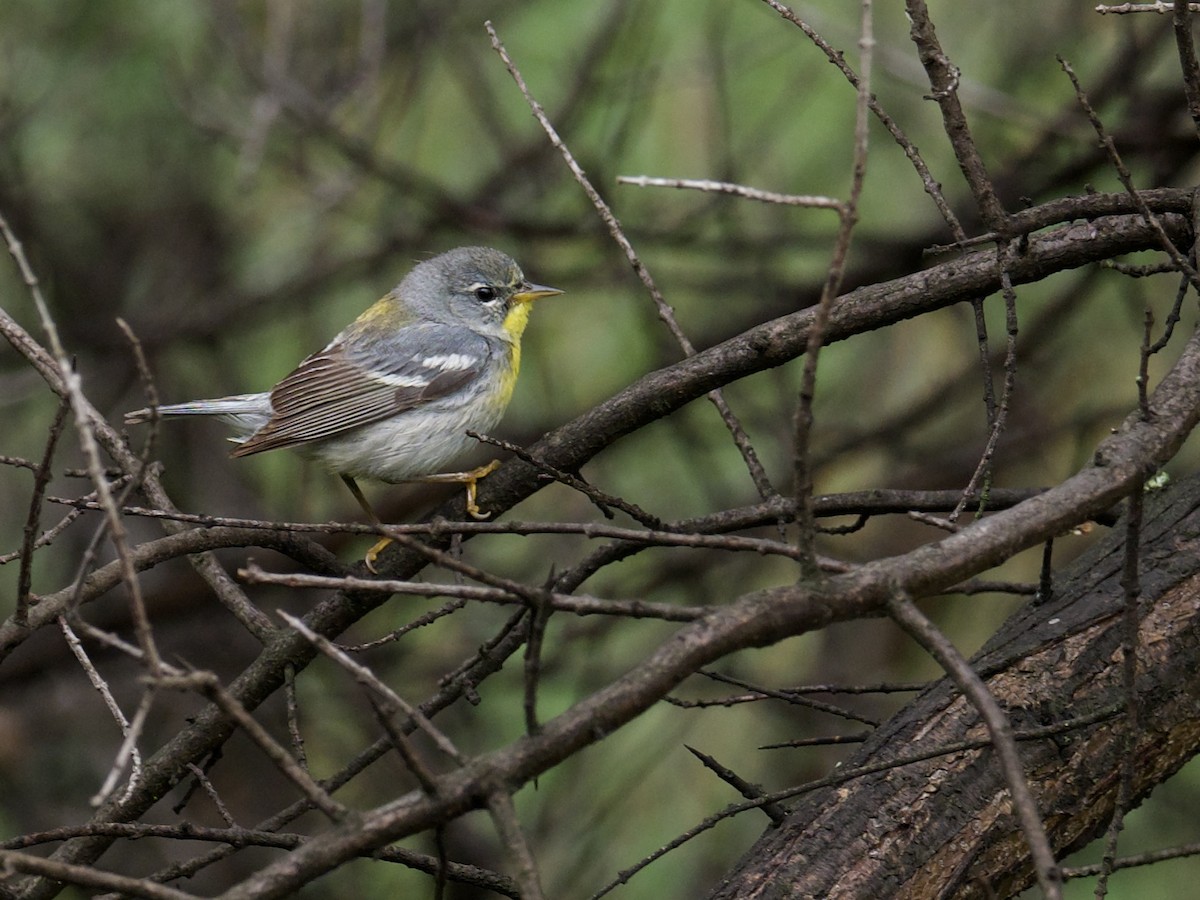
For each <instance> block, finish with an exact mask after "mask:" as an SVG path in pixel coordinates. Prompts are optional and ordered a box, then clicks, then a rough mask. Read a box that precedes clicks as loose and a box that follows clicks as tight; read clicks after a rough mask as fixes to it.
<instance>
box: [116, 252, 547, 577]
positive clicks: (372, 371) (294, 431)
mask: <svg viewBox="0 0 1200 900" xmlns="http://www.w3.org/2000/svg"><path fill="white" fill-rule="evenodd" d="M561 293H562V291H560V290H558V289H557V288H552V287H546V286H545V285H541V284H533V283H532V282H530V281H528V280H527V279H526V278H525V276H524V274H522V272H521V269H520V267H519V266H518V265H517V264H516V262H514V261H513V260H512V258H511V257H509V256H507V255H506V254H504V253H501V252H500V251H499V250H492V249H490V248H487V247H460V248H458V249H457V250H451V251H449V252H448V253H443V254H441V255H440V256H435V257H433V258H431V259H427V260H425V261H424V262H421V263H418V264H417V265H416V266H414V267H413V269H412V271H411V272H409V273H408V275H407V276H406V277H405V278H404V280H403V281H401V282H400V284H399V286H397V287H396V288H394V289H393V290H392V291H390V292H389V293H388V294H387V295H386V296H385V297H384V298H383V299H382V300H379V301H378V302H376V303H375V304H374V305H373V306H371V307H370V308H368V309H367V310H366V312H364V313H363V314H362V315H360V316H359V317H358V318H357V319H355V320H354V321H353V322H352V323H351V324H350V325H349V326H348V327H347V328H346V329H345V330H343V331H342V332H341V334H339V335H338V336H337V337H335V338H334V339H333V340H332V341H331V342H330V344H329V346H327V347H326V348H325V349H324V350H321V351H319V352H317V353H314V354H313V355H312V356H310V357H308V358H307V359H306V360H304V362H302V363H300V365H299V366H297V367H296V369H295V371H293V372H292V373H291V374H290V375H288V376H287V377H286V378H284V379H283V380H282V381H281V382H279V384H277V385H275V387H273V388H272V389H271V391H270V392H269V393H260V394H238V395H236V396H232V397H221V398H218V399H215V400H193V401H192V402H190V403H177V404H172V405H169V406H160V407H158V412H159V414H161V415H163V416H189V415H200V416H216V417H217V418H219V419H220V420H221V421H222V422H224V423H226V424H227V425H230V426H232V427H233V429H234V432H235V437H234V438H233V440H234V441H236V442H237V447H236V448H235V449H234V450H233V451H232V453H231V455H232V456H249V455H251V454H252V453H261V452H262V451H264V450H275V449H277V448H281V447H286V448H291V449H293V450H296V451H298V452H300V453H301V454H303V455H304V456H307V457H310V458H312V459H315V460H317V461H319V462H321V463H323V464H324V465H325V466H326V467H327V468H329V469H330V470H332V471H333V472H335V473H337V474H338V475H340V476H341V477H342V479H343V481H345V482H346V486H347V487H349V488H350V491H351V493H353V494H354V497H355V499H357V500H358V502H359V503H360V504H361V505H362V507H363V510H364V511H365V512H366V513H367V515H368V516H369V517H370V518H371V520H372V521H373V522H374V523H376V524H378V523H379V518H378V517H377V516H376V515H375V512H374V511H373V510H372V509H371V506H370V504H368V503H367V501H366V498H365V497H364V496H363V494H362V491H361V490H360V489H359V487H358V485H357V483H356V482H355V479H356V478H375V479H378V480H380V481H386V482H391V483H397V482H401V481H454V482H461V483H463V484H465V485H466V486H467V510H468V512H470V513H471V515H473V516H476V517H479V518H485V517H486V516H485V515H484V514H483V513H481V512H480V510H479V507H478V506H477V505H476V503H475V487H476V483H477V482H478V480H479V479H480V478H482V477H483V476H484V475H486V474H488V473H489V472H491V471H492V470H493V469H494V468H495V467H496V466H497V465H498V463H497V462H492V463H491V464H490V465H488V466H482V467H480V468H478V469H473V470H471V471H469V472H450V473H440V472H439V470H440V469H442V468H443V467H444V466H446V465H447V464H449V463H450V462H451V461H453V460H454V458H455V457H457V456H458V455H459V454H461V453H462V452H463V451H464V450H466V449H467V448H468V447H469V446H471V444H472V443H473V441H472V439H471V438H470V437H469V436H468V435H467V430H468V429H470V430H474V431H489V430H491V429H492V428H494V427H495V425H496V424H497V423H498V422H499V421H500V417H501V416H502V415H503V413H504V410H505V407H507V406H508V401H509V399H510V398H511V397H512V392H513V386H514V384H515V383H516V380H517V372H518V371H519V369H520V367H521V335H522V333H523V332H524V331H525V325H526V323H527V322H528V321H529V310H530V304H531V303H532V302H533V301H534V300H537V299H539V298H541V297H549V296H552V295H554V294H561ZM150 416H151V410H150V409H139V410H137V411H136V412H131V413H128V414H126V416H125V421H126V422H127V423H130V424H133V423H137V422H144V421H146V420H147V419H149V418H150ZM384 543H386V542H380V544H377V545H376V546H375V547H374V548H372V551H371V552H370V553H368V555H367V558H368V563H370V562H373V560H374V557H375V556H376V555H377V554H378V551H379V550H380V549H382V546H383V544H384Z"/></svg>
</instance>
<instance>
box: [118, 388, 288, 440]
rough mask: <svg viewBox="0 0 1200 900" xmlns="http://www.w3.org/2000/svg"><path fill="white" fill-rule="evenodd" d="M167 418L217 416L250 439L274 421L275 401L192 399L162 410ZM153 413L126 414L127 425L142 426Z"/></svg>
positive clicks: (261, 396) (253, 396)
mask: <svg viewBox="0 0 1200 900" xmlns="http://www.w3.org/2000/svg"><path fill="white" fill-rule="evenodd" d="M158 414H159V415H160V416H162V417H163V418H169V417H174V416H216V417H217V418H218V419H220V420H221V421H222V422H224V423H225V424H227V425H230V426H232V427H233V428H234V430H235V431H236V432H237V433H238V436H239V437H243V438H244V437H247V436H249V435H250V434H253V433H254V432H255V431H258V429H260V428H262V427H263V426H264V425H266V424H267V420H268V419H270V418H271V398H270V395H268V394H235V395H234V396H232V397H218V398H217V399H215V400H191V401H189V402H187V403H171V404H168V405H166V406H160V407H158ZM151 415H152V410H151V409H150V408H149V407H146V408H145V409H135V410H134V411H133V412H127V413H125V424H126V425H138V424H141V423H142V422H148V421H150V418H151Z"/></svg>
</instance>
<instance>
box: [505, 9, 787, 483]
mask: <svg viewBox="0 0 1200 900" xmlns="http://www.w3.org/2000/svg"><path fill="white" fill-rule="evenodd" d="M484 27H486V28H487V33H488V37H489V38H490V39H491V42H492V49H493V50H495V51H496V53H497V54H499V56H500V59H501V60H503V61H504V66H505V68H506V69H508V73H509V75H511V76H512V79H513V81H514V82H516V85H517V88H518V89H519V90H520V91H521V95H522V96H523V97H524V98H525V102H526V103H528V104H529V108H530V110H531V111H532V112H533V116H534V118H535V119H537V120H538V124H540V125H541V126H542V130H543V131H545V132H546V136H547V137H548V138H549V139H550V143H551V144H553V145H554V147H555V149H556V150H558V152H559V153H560V154H561V155H562V158H563V160H564V161H565V162H566V164H567V168H569V169H570V170H571V174H572V175H573V176H574V178H575V181H576V182H577V183H578V184H579V186H580V187H581V188H583V192H584V193H585V194H587V197H588V199H589V200H590V201H591V203H592V206H593V207H595V209H596V212H597V213H598V214H599V216H600V218H601V220H602V221H603V222H604V224H605V226H606V227H607V228H608V231H609V234H610V235H612V238H613V240H614V241H616V243H617V246H618V247H620V248H621V251H622V252H623V253H624V254H625V258H626V259H627V260H628V261H629V264H630V266H632V267H633V271H634V272H635V273H636V274H637V276H638V278H639V279H640V280H641V282H642V284H643V285H645V287H646V290H647V292H648V293H649V294H650V298H651V300H652V301H653V302H654V307H655V309H656V310H657V312H658V317H659V319H660V320H662V322H663V324H664V325H666V326H667V330H668V331H670V332H671V336H672V337H673V338H674V339H675V342H676V343H677V344H678V345H679V347H680V349H681V350H682V351H683V353H684V355H685V356H693V355H695V353H696V348H695V347H694V346H693V345H692V342H691V340H689V339H688V336H687V335H686V334H684V333H683V329H682V328H680V327H679V323H678V321H676V319H675V313H674V311H673V310H672V309H671V307H670V306H669V305H668V304H667V301H666V300H664V299H663V295H662V292H661V291H660V290H659V289H658V285H657V284H655V282H654V279H653V278H652V277H651V276H650V270H649V269H647V268H646V265H645V263H643V262H642V260H641V258H640V257H639V256H638V254H637V251H636V250H634V249H633V244H632V243H630V241H629V238H628V237H626V236H625V232H624V230H623V229H622V228H621V223H620V222H619V221H618V220H617V217H616V215H615V214H614V213H613V211H612V209H611V207H609V205H608V203H606V202H605V200H604V198H603V197H601V196H600V192H599V191H597V190H596V188H595V187H594V186H593V185H592V183H591V181H590V180H589V179H588V177H587V175H586V174H585V173H584V171H583V167H582V166H580V165H579V163H578V162H576V161H575V156H574V154H572V153H571V151H570V149H569V148H568V147H567V145H566V143H565V142H564V141H563V139H562V138H561V137H559V135H558V131H557V130H556V129H555V127H554V125H553V124H552V123H551V121H550V119H549V118H548V117H547V116H546V113H545V110H543V109H542V106H541V104H540V103H538V102H537V100H536V99H534V97H533V94H532V93H531V92H530V90H529V88H528V86H527V85H526V84H525V79H524V77H523V76H522V75H521V72H520V70H519V69H518V68H517V66H516V63H514V62H513V61H512V58H511V57H510V56H509V55H508V51H507V50H506V49H505V47H504V44H503V43H501V41H500V37H499V35H497V34H496V29H495V28H494V27H493V26H492V23H491V22H485V23H484ZM706 396H707V397H708V399H709V401H710V402H711V403H712V404H713V406H715V407H716V409H717V412H718V413H719V414H720V416H721V421H722V422H724V423H725V427H726V428H727V429H728V431H729V433H730V435H731V437H732V438H733V442H734V445H735V446H736V447H737V449H738V452H739V453H741V455H742V459H743V461H744V462H745V464H746V468H747V470H748V471H749V473H750V477H751V479H752V480H753V481H754V486H755V488H756V489H757V490H758V493H759V496H761V497H762V498H763V499H766V498H768V497H772V496H774V495H775V494H776V493H777V492H776V490H775V489H774V488H773V487H772V486H771V481H770V479H769V478H768V477H767V472H766V469H764V468H763V465H762V463H761V462H760V461H759V459H758V454H757V453H756V452H755V451H754V447H753V446H752V445H751V444H750V438H749V437H748V436H747V434H746V430H745V429H744V428H743V427H742V425H741V422H739V421H738V419H737V417H736V416H735V415H734V413H733V410H731V409H730V408H729V404H728V403H727V402H726V400H725V395H724V393H723V392H722V391H721V390H720V389H719V388H717V389H714V390H712V391H709V392H708V394H707V395H706Z"/></svg>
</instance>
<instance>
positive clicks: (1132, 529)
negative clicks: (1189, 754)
mask: <svg viewBox="0 0 1200 900" xmlns="http://www.w3.org/2000/svg"><path fill="white" fill-rule="evenodd" d="M1143 499H1144V494H1143V491H1142V490H1140V489H1139V490H1135V491H1134V492H1133V493H1131V494H1130V495H1129V501H1128V510H1127V511H1126V520H1125V554H1124V559H1123V561H1122V565H1121V589H1122V591H1123V592H1124V595H1125V603H1124V606H1123V608H1122V611H1121V616H1122V620H1121V625H1122V628H1121V687H1122V690H1123V691H1124V693H1125V721H1124V722H1123V725H1124V727H1123V728H1122V729H1121V732H1120V740H1121V741H1122V743H1123V745H1124V747H1125V752H1124V753H1122V754H1121V766H1120V781H1119V782H1118V783H1117V797H1116V800H1115V801H1114V803H1113V817H1112V820H1111V821H1110V822H1109V824H1108V831H1107V832H1106V833H1105V835H1104V856H1103V858H1102V860H1101V865H1100V874H1099V878H1098V879H1097V881H1096V891H1095V896H1096V900H1104V898H1105V897H1106V896H1108V878H1109V875H1111V874H1112V872H1113V868H1114V866H1115V865H1116V859H1117V840H1118V838H1119V837H1120V835H1121V830H1122V829H1123V828H1124V827H1125V813H1126V812H1128V811H1129V809H1130V804H1131V803H1132V801H1133V779H1134V774H1135V771H1136V759H1135V758H1134V754H1133V753H1132V752H1130V751H1131V748H1132V747H1133V746H1134V744H1135V742H1136V740H1137V736H1138V735H1140V734H1142V726H1141V722H1142V714H1141V704H1140V703H1139V702H1138V688H1137V651H1138V643H1139V641H1138V631H1139V627H1138V626H1139V622H1140V616H1139V612H1138V601H1139V600H1140V599H1141V590H1142V584H1141V571H1140V567H1141V563H1140V557H1139V551H1138V548H1139V544H1140V543H1141V537H1142V512H1143Z"/></svg>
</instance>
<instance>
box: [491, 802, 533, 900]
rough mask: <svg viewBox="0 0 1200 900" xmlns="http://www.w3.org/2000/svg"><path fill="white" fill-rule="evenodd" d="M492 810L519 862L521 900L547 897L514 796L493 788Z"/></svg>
mask: <svg viewBox="0 0 1200 900" xmlns="http://www.w3.org/2000/svg"><path fill="white" fill-rule="evenodd" d="M487 806H488V812H490V813H491V815H492V822H493V824H495V826H496V831H497V832H499V834H500V840H501V842H502V843H503V844H504V846H505V848H506V849H507V850H508V858H509V859H510V860H512V861H513V862H514V863H515V864H516V869H517V875H516V880H517V884H518V885H519V886H520V888H521V900H544V898H545V896H546V895H545V894H544V893H543V892H542V883H541V879H540V878H539V876H538V869H537V862H536V861H535V860H534V858H533V851H532V850H531V849H530V847H529V841H528V840H527V839H526V838H525V832H524V831H522V829H521V824H520V823H519V822H518V821H517V810H516V808H515V807H514V806H513V802H512V797H511V796H510V795H509V793H508V791H506V790H504V789H503V788H497V789H496V790H494V791H491V792H490V793H489V794H488V797H487Z"/></svg>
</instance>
